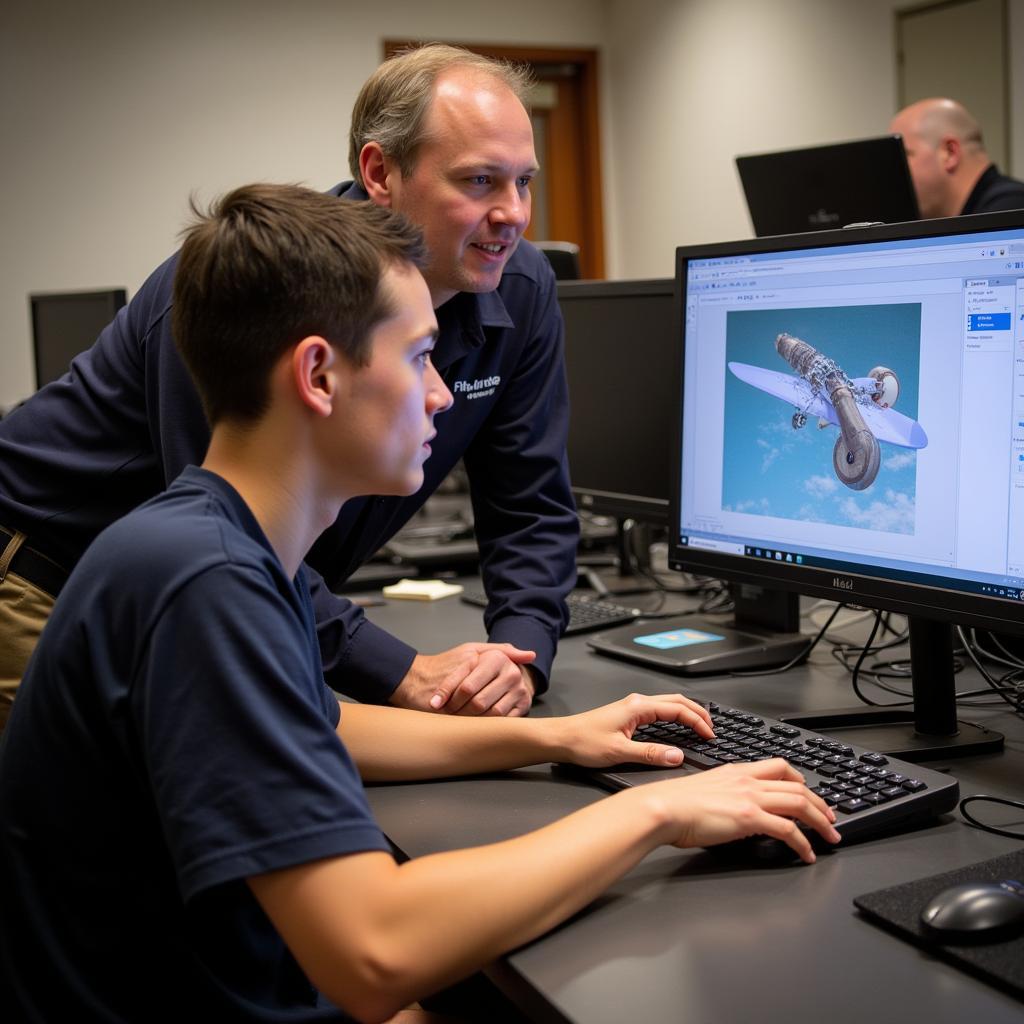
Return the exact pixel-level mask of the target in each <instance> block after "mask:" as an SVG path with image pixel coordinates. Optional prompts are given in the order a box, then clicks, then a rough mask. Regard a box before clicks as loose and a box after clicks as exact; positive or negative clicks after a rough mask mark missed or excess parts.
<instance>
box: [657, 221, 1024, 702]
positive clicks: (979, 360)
mask: <svg viewBox="0 0 1024 1024" xmlns="http://www.w3.org/2000/svg"><path fill="white" fill-rule="evenodd" d="M677 273H678V284H679V302H678V307H677V315H678V317H679V321H678V326H677V330H678V336H679V337H680V338H681V340H682V346H681V367H679V368H678V369H679V373H680V374H681V376H677V382H678V384H677V387H679V389H680V392H681V398H682V404H681V407H680V410H679V412H678V417H677V422H676V443H677V449H676V456H675V459H674V470H675V478H674V483H673V492H672V501H673V504H672V511H671V516H672V527H671V529H670V551H669V559H670V564H672V565H673V566H674V567H675V568H685V569H688V570H691V571H699V572H705V573H708V574H711V575H717V576H722V577H725V578H728V579H734V580H739V581H742V582H749V583H754V584H763V585H768V586H773V587H783V588H790V589H795V590H799V591H801V592H802V593H806V594H811V595H815V596H821V597H827V598H831V599H834V600H839V601H850V602H854V603H857V604H863V605H867V606H869V607H878V608H885V609H889V610H892V611H897V612H902V613H906V614H908V615H909V616H911V624H912V625H911V628H912V631H913V630H914V629H915V628H916V627H915V623H917V622H921V623H929V622H941V623H950V622H955V623H960V624H965V625H970V626H979V627H982V628H988V629H995V630H1005V631H1007V632H1011V633H1021V632H1022V631H1024V213H1021V212H1016V213H1007V214H990V215H986V216H981V217H972V218H956V219H952V220H944V221H926V222H916V223H911V224H896V225H889V226H884V227H874V228H866V229H856V230H854V231H837V232H832V233H829V234H827V235H825V234H805V235H800V236H790V237H784V238H774V239H766V240H762V241H756V240H747V241H745V242H736V243H732V244H718V245H708V246H692V247H685V248H681V249H679V250H678V253H677ZM922 628H923V627H922ZM946 628H947V629H948V627H946ZM912 656H913V657H914V658H915V659H916V657H917V655H916V654H912ZM917 676H918V673H917V671H916V665H915V701H917V702H920V700H921V695H920V694H919V693H918V690H917V686H918V683H919V682H922V680H919V679H918V678H917ZM950 678H951V674H950ZM943 699H945V698H943ZM949 699H950V700H952V697H951V695H950V697H949ZM949 711H950V708H945V709H944V713H949Z"/></svg>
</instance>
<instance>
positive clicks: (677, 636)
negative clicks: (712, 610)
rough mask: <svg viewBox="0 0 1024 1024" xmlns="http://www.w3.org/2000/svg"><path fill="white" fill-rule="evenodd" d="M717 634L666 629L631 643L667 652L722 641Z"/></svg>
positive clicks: (722, 638) (636, 638)
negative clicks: (676, 648)
mask: <svg viewBox="0 0 1024 1024" xmlns="http://www.w3.org/2000/svg"><path fill="white" fill-rule="evenodd" d="M724 639H725V637H724V636H720V635H719V634H717V633H705V632H704V631H703V630H701V629H668V630H665V631H663V632H661V633H647V634H646V635H644V636H635V637H633V643H635V644H643V646H644V647H655V648H657V649H658V650H659V651H669V650H672V649H673V648H675V647H689V646H690V644H706V643H711V642H713V641H715V640H724Z"/></svg>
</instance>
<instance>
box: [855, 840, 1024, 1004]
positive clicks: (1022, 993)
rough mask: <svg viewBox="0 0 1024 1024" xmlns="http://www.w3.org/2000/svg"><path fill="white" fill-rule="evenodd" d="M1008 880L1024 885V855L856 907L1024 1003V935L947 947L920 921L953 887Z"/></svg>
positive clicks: (889, 892) (923, 881)
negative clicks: (934, 900)
mask: <svg viewBox="0 0 1024 1024" xmlns="http://www.w3.org/2000/svg"><path fill="white" fill-rule="evenodd" d="M1006 878H1016V879H1021V880H1024V851H1020V850H1018V851H1014V852H1013V853H1006V854H1003V855H1002V856H1001V857H994V858H993V859H992V860H983V861H981V862H980V863H978V864H969V865H967V867H963V868H959V869H958V870H956V871H946V872H944V873H943V874H941V875H932V876H931V877H929V878H920V879H918V880H917V881H916V882H907V883H905V884H904V885H894V886H892V887H891V888H888V889H879V890H877V891H876V892H869V893H866V894H865V895H863V896H857V897H856V898H855V899H854V901H853V902H854V905H855V906H856V907H857V908H858V909H860V910H862V911H863V912H864V913H865V914H866V915H867V916H868V917H869V918H870V919H871V920H872V921H874V922H875V923H876V924H882V925H885V926H887V927H888V928H890V929H893V930H894V931H895V932H896V934H898V935H899V936H900V937H901V938H904V939H907V940H909V941H910V942H913V943H916V944H917V945H919V946H922V947H924V948H925V949H927V950H929V952H932V953H934V954H935V955H936V956H939V957H941V958H942V959H944V960H948V961H949V962H950V963H953V964H955V965H956V966H957V967H962V968H963V969H964V970H967V971H970V972H971V973H972V974H977V975H979V976H980V977H982V978H984V979H985V980H986V981H991V982H995V983H996V984H997V985H998V986H999V987H1000V988H1003V989H1006V990H1007V991H1008V992H1011V993H1012V994H1013V995H1015V996H1017V998H1018V999H1024V934H1021V935H1017V936H1016V937H1014V938H1012V939H1005V940H1003V941H1002V942H991V943H986V944H985V945H960V944H952V943H941V942H937V941H936V940H935V939H934V938H932V937H931V936H930V935H927V934H926V933H925V931H924V927H923V926H922V924H921V919H920V914H921V910H922V908H923V907H924V906H925V904H926V903H927V902H928V901H929V900H930V899H931V898H932V897H933V896H935V895H936V894H937V893H939V892H941V891H942V890H943V889H947V888H949V886H951V885H958V884H959V883H961V882H1001V881H1003V879H1006Z"/></svg>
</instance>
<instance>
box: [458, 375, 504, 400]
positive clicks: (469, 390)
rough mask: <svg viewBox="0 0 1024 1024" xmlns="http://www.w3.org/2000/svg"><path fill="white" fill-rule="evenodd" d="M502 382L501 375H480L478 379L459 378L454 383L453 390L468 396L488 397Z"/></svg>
mask: <svg viewBox="0 0 1024 1024" xmlns="http://www.w3.org/2000/svg"><path fill="white" fill-rule="evenodd" d="M500 383H501V377H483V378H480V377H478V378H477V379H476V380H457V381H456V382H455V383H454V384H453V385H452V391H453V392H454V393H455V394H456V395H458V394H462V395H465V396H466V398H486V397H487V396H488V395H493V394H494V390H495V388H497V386H498V385H499V384H500Z"/></svg>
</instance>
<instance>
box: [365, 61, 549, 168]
mask: <svg viewBox="0 0 1024 1024" xmlns="http://www.w3.org/2000/svg"><path fill="white" fill-rule="evenodd" d="M455 67H460V68H461V67H465V68H471V69H473V70H475V71H478V72H479V73H480V74H481V75H489V76H490V77H492V78H496V79H497V80H498V81H500V82H502V83H503V84H504V85H506V86H508V88H509V89H511V90H512V92H513V93H514V94H515V95H516V97H517V98H518V99H519V101H520V102H521V103H522V104H523V106H527V102H526V100H527V96H528V94H529V91H530V88H531V86H532V85H533V73H532V72H531V71H530V69H529V68H528V67H527V66H526V65H523V64H513V63H512V62H510V61H504V60H496V59H494V58H492V57H484V56H481V55H480V54H478V53H473V52H472V51H470V50H465V49H463V48H462V47H461V46H448V45H447V44H444V43H427V44H426V45H424V46H417V47H415V48H414V49H409V50H402V51H400V52H399V53H396V54H395V55H394V56H393V57H390V58H389V59H388V60H386V61H384V63H383V64H381V65H380V67H378V68H377V70H376V71H374V73H373V74H372V75H370V77H369V78H368V79H367V80H366V83H365V84H364V85H363V87H362V89H361V90H360V91H359V95H358V97H356V102H355V106H353V108H352V127H351V130H350V132H349V148H348V163H349V168H350V170H351V171H352V176H353V177H354V178H355V180H356V181H357V182H359V184H360V185H362V184H363V179H362V175H361V174H360V172H359V154H360V153H361V152H362V149H363V146H365V145H366V143H368V142H377V143H379V144H380V148H381V150H382V151H383V152H384V154H385V156H388V157H390V158H391V159H392V160H394V161H395V162H396V163H397V164H398V168H399V170H400V171H401V172H402V175H403V176H405V177H408V176H409V175H410V174H411V173H412V171H413V168H414V167H415V164H416V155H417V151H418V150H419V147H420V146H421V145H422V143H423V141H424V137H425V135H426V128H425V123H426V119H427V111H428V110H429V108H430V100H431V98H432V96H433V92H434V83H435V82H436V81H437V79H438V77H439V76H440V75H441V74H443V73H444V72H445V71H448V70H449V69H451V68H455Z"/></svg>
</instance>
